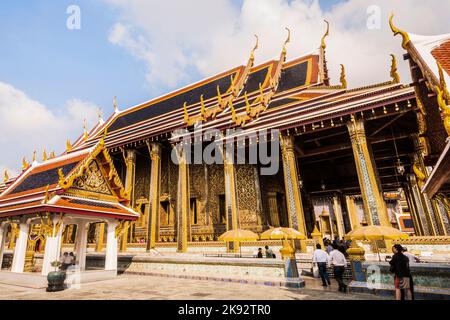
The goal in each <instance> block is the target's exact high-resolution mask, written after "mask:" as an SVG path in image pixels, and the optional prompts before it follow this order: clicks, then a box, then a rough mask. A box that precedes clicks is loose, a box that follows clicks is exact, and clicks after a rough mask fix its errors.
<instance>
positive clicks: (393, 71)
mask: <svg viewBox="0 0 450 320" xmlns="http://www.w3.org/2000/svg"><path fill="white" fill-rule="evenodd" d="M391 57H392V64H391V78H392V83H400V75H399V74H398V70H397V58H396V57H395V55H393V54H391Z"/></svg>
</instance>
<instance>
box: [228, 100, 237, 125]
mask: <svg viewBox="0 0 450 320" xmlns="http://www.w3.org/2000/svg"><path fill="white" fill-rule="evenodd" d="M230 109H231V119H232V120H233V122H236V121H237V117H236V110H234V106H233V101H231V100H230Z"/></svg>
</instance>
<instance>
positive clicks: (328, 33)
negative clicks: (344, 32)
mask: <svg viewBox="0 0 450 320" xmlns="http://www.w3.org/2000/svg"><path fill="white" fill-rule="evenodd" d="M323 21H325V23H326V24H327V31H326V32H325V34H324V35H323V37H322V43H321V45H320V46H321V47H322V49H325V48H326V47H327V45H326V43H325V38H326V37H328V36H329V35H330V23H329V22H328V21H327V20H323Z"/></svg>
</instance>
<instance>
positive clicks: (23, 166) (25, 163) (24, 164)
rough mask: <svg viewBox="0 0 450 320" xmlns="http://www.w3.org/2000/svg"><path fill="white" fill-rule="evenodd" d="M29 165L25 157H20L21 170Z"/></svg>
mask: <svg viewBox="0 0 450 320" xmlns="http://www.w3.org/2000/svg"><path fill="white" fill-rule="evenodd" d="M29 166H30V164H29V163H28V162H27V159H25V157H23V159H22V170H25V169H27V168H28V167H29Z"/></svg>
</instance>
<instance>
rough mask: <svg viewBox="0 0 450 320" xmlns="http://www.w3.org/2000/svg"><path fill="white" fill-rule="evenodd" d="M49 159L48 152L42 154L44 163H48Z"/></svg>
mask: <svg viewBox="0 0 450 320" xmlns="http://www.w3.org/2000/svg"><path fill="white" fill-rule="evenodd" d="M47 159H48V157H47V151H45V149H44V152H42V161H47Z"/></svg>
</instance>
